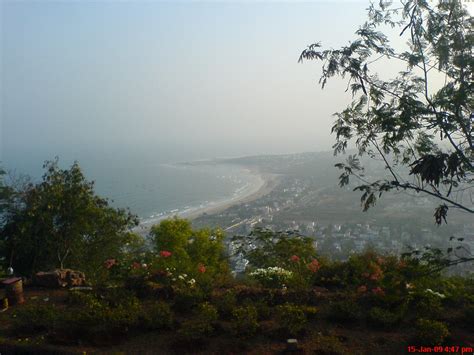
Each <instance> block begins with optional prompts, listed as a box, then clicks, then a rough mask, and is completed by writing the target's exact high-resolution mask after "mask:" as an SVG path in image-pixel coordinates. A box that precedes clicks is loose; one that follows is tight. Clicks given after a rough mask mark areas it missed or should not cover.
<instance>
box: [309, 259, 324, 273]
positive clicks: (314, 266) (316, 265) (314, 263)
mask: <svg viewBox="0 0 474 355" xmlns="http://www.w3.org/2000/svg"><path fill="white" fill-rule="evenodd" d="M320 267H321V265H319V262H318V261H317V260H316V259H313V260H312V261H311V262H310V263H309V264H308V269H309V270H310V271H311V272H317V271H318V270H319V268H320Z"/></svg>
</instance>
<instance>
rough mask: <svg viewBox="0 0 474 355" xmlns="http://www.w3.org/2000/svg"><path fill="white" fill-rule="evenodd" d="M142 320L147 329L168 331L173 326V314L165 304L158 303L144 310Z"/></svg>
mask: <svg viewBox="0 0 474 355" xmlns="http://www.w3.org/2000/svg"><path fill="white" fill-rule="evenodd" d="M140 318H141V319H140V320H141V322H142V324H143V326H144V327H145V328H146V329H167V328H171V327H172V325H173V319H174V317H173V312H172V311H171V308H170V306H169V305H168V304H167V303H165V302H156V303H153V304H152V305H151V306H149V307H147V308H143V309H142V314H141V316H140Z"/></svg>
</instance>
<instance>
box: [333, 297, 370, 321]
mask: <svg viewBox="0 0 474 355" xmlns="http://www.w3.org/2000/svg"><path fill="white" fill-rule="evenodd" d="M328 317H329V318H330V319H332V320H335V321H341V322H351V321H356V320H359V319H361V318H362V310H361V308H360V306H359V305H358V304H357V303H356V302H354V301H351V300H346V301H338V302H333V303H332V304H331V305H330V307H329V315H328Z"/></svg>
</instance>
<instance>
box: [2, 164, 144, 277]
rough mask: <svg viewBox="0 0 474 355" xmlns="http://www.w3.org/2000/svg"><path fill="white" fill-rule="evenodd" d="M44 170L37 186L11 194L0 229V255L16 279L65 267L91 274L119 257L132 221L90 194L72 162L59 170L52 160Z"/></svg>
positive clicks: (125, 212)
mask: <svg viewBox="0 0 474 355" xmlns="http://www.w3.org/2000/svg"><path fill="white" fill-rule="evenodd" d="M44 168H45V169H46V172H45V174H44V175H43V178H42V181H41V182H40V183H37V184H29V185H27V186H26V187H25V189H24V191H16V192H15V201H14V203H10V204H9V208H8V210H7V212H6V217H5V224H4V225H3V226H2V228H1V230H0V237H1V239H2V240H3V241H4V243H3V248H2V250H1V253H2V254H3V256H4V257H5V258H6V260H7V261H8V262H9V263H10V264H11V265H12V266H13V268H14V269H15V270H16V271H17V272H19V273H22V274H27V273H32V272H35V271H38V270H48V269H51V268H54V267H60V268H64V267H66V266H67V267H74V268H79V269H81V270H83V271H85V272H91V273H93V272H94V271H95V270H97V269H98V268H99V266H100V265H101V264H102V263H103V261H104V260H105V259H106V258H110V257H118V256H119V255H120V253H121V252H122V251H123V246H124V245H125V244H126V243H127V241H128V240H129V239H130V238H131V237H132V234H131V232H130V228H131V227H132V226H134V225H136V224H137V223H138V221H137V218H136V216H134V215H132V214H131V213H130V212H129V211H128V210H123V209H115V208H112V207H110V206H109V203H108V201H107V200H106V199H104V198H101V197H99V196H97V195H95V193H94V183H93V182H89V181H87V180H86V178H85V176H84V175H83V173H82V171H81V169H80V167H79V165H78V164H77V163H74V164H73V165H72V166H71V167H70V168H69V169H68V170H63V169H60V167H59V165H58V159H56V160H54V161H48V162H46V163H45V164H44Z"/></svg>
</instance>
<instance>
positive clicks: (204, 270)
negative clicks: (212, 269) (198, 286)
mask: <svg viewBox="0 0 474 355" xmlns="http://www.w3.org/2000/svg"><path fill="white" fill-rule="evenodd" d="M198 271H199V272H200V273H201V274H203V273H205V272H206V267H205V266H204V265H203V264H201V263H200V264H199V265H198Z"/></svg>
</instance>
